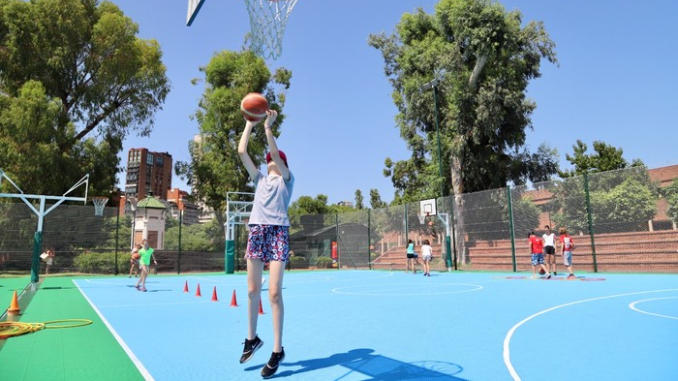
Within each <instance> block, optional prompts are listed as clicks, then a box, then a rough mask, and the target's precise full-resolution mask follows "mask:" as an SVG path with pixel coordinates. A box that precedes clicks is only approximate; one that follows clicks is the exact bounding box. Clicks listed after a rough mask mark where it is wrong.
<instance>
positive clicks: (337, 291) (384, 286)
mask: <svg viewBox="0 0 678 381" xmlns="http://www.w3.org/2000/svg"><path fill="white" fill-rule="evenodd" d="M394 285H395V286H398V287H400V289H403V288H402V287H406V288H404V289H405V290H412V286H408V285H405V286H403V284H402V283H390V284H373V285H360V286H347V287H337V288H333V289H332V292H333V293H335V294H340V295H361V296H423V295H449V294H461V293H464V292H472V291H480V290H482V289H483V286H479V285H477V284H470V283H442V284H433V283H432V284H430V285H429V287H430V288H432V289H434V290H436V291H437V290H440V289H441V288H442V287H443V286H469V287H474V288H470V289H467V290H458V291H454V290H452V291H438V292H428V291H421V292H415V293H396V292H393V291H398V289H397V288H395V289H393V288H392V289H389V288H388V287H390V286H394ZM355 288H363V289H365V291H364V292H363V291H353V292H350V291H349V292H346V291H342V290H346V289H355ZM375 288H376V289H378V290H380V291H379V292H370V291H369V290H373V289H375ZM381 290H383V291H381ZM389 291H390V292H389Z"/></svg>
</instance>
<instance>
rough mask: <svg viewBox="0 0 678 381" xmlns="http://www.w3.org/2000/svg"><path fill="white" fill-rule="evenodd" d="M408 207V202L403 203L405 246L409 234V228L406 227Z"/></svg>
mask: <svg viewBox="0 0 678 381" xmlns="http://www.w3.org/2000/svg"><path fill="white" fill-rule="evenodd" d="M409 209H410V205H409V204H405V246H407V241H408V240H409V238H410V235H409V234H410V233H409V230H410V229H408V228H407V212H408V210H409Z"/></svg>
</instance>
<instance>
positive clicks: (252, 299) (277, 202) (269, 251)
mask: <svg viewBox="0 0 678 381" xmlns="http://www.w3.org/2000/svg"><path fill="white" fill-rule="evenodd" d="M266 114H267V116H266V121H265V122H264V132H265V134H266V140H267V143H268V148H269V153H268V154H267V155H266V164H267V174H266V175H264V174H262V173H261V172H260V171H259V168H257V166H256V165H255V164H254V162H253V161H252V158H250V156H249V154H248V153H247V145H248V143H249V137H250V134H251V133H252V128H253V127H254V126H255V125H256V124H257V123H259V122H260V120H255V121H251V120H247V121H246V123H245V130H244V131H243V134H242V137H241V138H240V143H239V145H238V155H239V156H240V159H241V160H242V162H243V164H244V165H245V168H246V169H247V172H248V173H249V175H250V178H251V179H252V181H253V182H254V186H255V192H254V203H253V205H252V213H251V215H250V219H249V225H248V226H249V234H248V237H247V250H246V253H245V258H246V259H247V293H248V308H247V316H248V324H249V329H248V332H247V338H246V339H245V343H244V344H245V347H244V349H243V353H242V356H241V357H240V363H241V364H242V363H244V362H247V361H249V360H250V359H251V358H252V355H254V352H256V351H257V350H258V349H259V348H261V346H262V345H263V344H264V343H263V341H261V339H259V337H258V336H257V318H258V317H259V309H258V308H259V303H260V300H261V299H260V298H261V286H262V284H263V283H262V273H263V269H264V263H268V264H269V285H268V299H269V302H270V303H271V311H272V314H273V353H272V354H271V358H270V359H269V360H268V363H266V365H264V367H263V368H262V369H261V375H262V377H264V378H269V377H272V376H273V375H274V374H275V372H276V371H277V370H278V366H279V365H280V363H281V362H282V361H283V359H284V358H285V350H284V348H283V346H282V331H283V320H284V312H285V308H284V306H283V297H282V288H283V287H282V283H283V275H284V273H285V264H286V263H287V258H288V256H289V227H290V221H289V218H288V215H287V210H288V207H289V204H290V199H291V197H292V188H293V186H294V177H293V176H292V173H291V172H290V170H289V168H288V166H287V157H286V156H285V154H284V153H283V152H282V151H280V150H278V146H277V145H276V142H275V138H274V136H273V133H272V131H271V126H272V125H273V122H274V121H275V119H276V118H277V116H278V114H277V113H276V112H275V111H274V110H268V111H267V112H266Z"/></svg>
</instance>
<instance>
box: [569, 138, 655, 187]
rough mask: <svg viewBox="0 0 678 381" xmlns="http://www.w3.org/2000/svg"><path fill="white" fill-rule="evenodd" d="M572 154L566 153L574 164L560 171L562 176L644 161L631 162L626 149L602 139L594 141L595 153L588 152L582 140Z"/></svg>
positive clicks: (613, 168)
mask: <svg viewBox="0 0 678 381" xmlns="http://www.w3.org/2000/svg"><path fill="white" fill-rule="evenodd" d="M572 149H573V151H574V152H573V153H572V155H570V154H566V155H565V158H566V159H567V161H569V162H570V164H572V165H573V166H574V168H573V169H571V170H563V171H560V172H558V174H559V175H560V177H562V178H567V177H572V176H581V175H583V174H585V173H597V172H606V171H613V170H616V169H624V168H627V167H629V166H630V167H642V166H644V164H643V162H642V161H641V160H640V159H634V160H633V161H632V162H631V163H629V162H627V161H626V159H624V157H623V155H624V150H623V149H621V148H616V147H613V146H611V145H608V144H607V143H605V142H602V141H598V140H596V141H594V142H593V151H594V153H587V151H588V146H587V145H586V143H584V142H582V141H581V140H577V143H576V144H575V145H574V146H572Z"/></svg>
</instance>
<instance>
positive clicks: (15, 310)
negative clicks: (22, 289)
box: [7, 291, 21, 315]
mask: <svg viewBox="0 0 678 381" xmlns="http://www.w3.org/2000/svg"><path fill="white" fill-rule="evenodd" d="M7 314H8V315H19V314H21V308H19V297H18V296H17V294H16V291H14V295H13V296H12V303H11V304H10V305H9V308H8V309H7Z"/></svg>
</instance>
